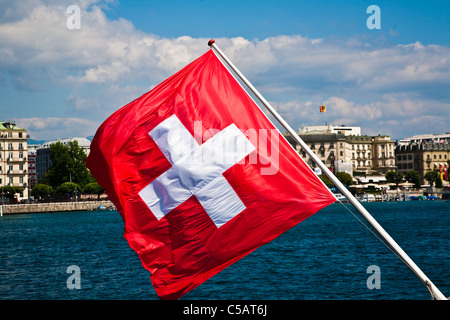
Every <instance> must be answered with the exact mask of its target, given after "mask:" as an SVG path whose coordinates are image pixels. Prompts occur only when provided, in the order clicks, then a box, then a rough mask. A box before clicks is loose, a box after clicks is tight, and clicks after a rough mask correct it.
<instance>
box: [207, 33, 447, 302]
mask: <svg viewBox="0 0 450 320" xmlns="http://www.w3.org/2000/svg"><path fill="white" fill-rule="evenodd" d="M208 45H209V46H210V47H211V48H212V49H214V50H215V52H216V53H217V54H219V56H220V57H221V58H222V59H223V60H224V61H225V62H226V63H227V64H228V66H229V67H230V68H231V69H232V70H233V71H234V72H235V73H236V75H237V76H238V77H239V78H240V79H241V80H242V81H243V82H244V83H245V85H246V86H247V87H248V88H249V89H250V91H251V92H252V93H253V94H254V95H255V96H256V97H257V98H258V99H259V100H260V101H261V103H262V104H263V105H264V106H265V107H266V108H267V109H268V110H269V112H270V113H271V114H272V115H273V116H274V118H275V119H276V120H277V121H278V122H279V123H280V124H281V125H282V126H283V127H284V128H285V129H286V130H287V131H288V132H289V134H290V135H291V136H292V138H293V139H294V140H295V141H296V142H297V143H298V144H299V145H300V146H301V147H302V148H303V150H304V151H305V152H307V153H308V155H309V156H310V157H311V158H312V159H313V160H314V161H315V163H316V164H317V165H318V166H319V167H320V169H321V170H322V172H323V173H325V174H326V176H327V177H328V178H329V179H330V180H331V181H332V182H333V183H334V185H335V186H336V187H337V188H338V189H339V190H340V191H341V193H342V194H343V195H344V196H345V197H346V198H347V199H348V200H349V201H350V203H351V204H352V205H353V206H354V207H355V208H356V209H357V210H358V211H359V213H360V214H361V215H362V216H363V217H364V218H365V219H366V220H367V222H369V223H370V225H371V226H372V227H373V228H374V229H375V230H376V231H377V232H378V234H379V235H380V236H381V237H382V238H383V239H384V240H385V241H386V243H387V245H389V247H390V248H391V250H393V252H394V253H395V254H396V255H397V256H398V257H399V259H400V260H402V261H403V263H405V264H406V266H408V267H409V268H410V269H411V270H412V271H413V272H414V273H415V275H416V276H417V277H418V278H419V279H420V281H422V283H423V284H424V285H425V286H426V287H427V288H428V290H429V291H430V293H431V295H432V297H433V298H435V299H438V300H447V298H446V297H445V296H444V295H443V294H442V293H441V291H439V289H438V288H437V287H436V286H435V285H434V284H433V283H432V282H431V280H430V279H428V277H427V276H426V275H425V274H424V273H423V272H422V270H420V268H419V267H418V266H417V265H416V264H415V263H414V261H412V260H411V258H410V257H409V256H408V255H407V254H406V253H405V252H404V251H403V249H402V248H401V247H400V246H399V245H398V244H397V243H396V242H395V241H394V239H392V238H391V236H390V235H389V234H388V233H387V232H386V231H385V230H384V229H383V228H382V227H381V225H380V224H379V223H378V222H377V221H376V220H375V219H374V218H373V217H372V215H371V214H370V213H369V212H368V211H367V210H366V209H365V208H364V207H363V206H362V204H361V203H360V202H359V201H358V200H357V199H356V198H355V197H354V196H353V195H352V194H351V193H350V191H348V189H347V188H346V187H345V186H344V185H343V184H342V183H341V182H340V181H339V179H338V178H337V177H336V176H335V175H334V174H333V173H332V172H331V171H330V170H329V169H328V168H327V167H326V166H325V164H324V163H323V162H322V161H321V160H320V159H319V157H317V156H316V154H315V153H314V152H312V150H311V149H310V148H309V147H308V146H307V145H306V143H305V142H303V140H302V139H300V137H299V136H298V134H297V133H296V132H295V131H294V130H293V129H292V128H291V127H290V125H289V124H288V123H287V122H286V121H284V119H283V118H282V117H281V116H280V115H279V114H278V112H277V111H276V110H275V109H274V108H273V107H272V106H271V105H270V104H269V103H268V102H267V100H266V99H264V97H263V96H262V95H261V94H260V93H259V92H258V90H256V88H255V87H253V85H252V84H251V83H250V82H249V81H248V80H247V78H245V76H244V75H243V74H242V73H241V72H240V71H239V70H238V69H237V68H236V66H235V65H234V64H233V63H232V62H231V61H230V60H229V59H228V58H227V57H226V56H225V55H224V53H223V52H222V51H221V50H220V49H219V48H218V47H217V45H216V43H215V41H214V40H213V39H211V40H210V41H209V42H208Z"/></svg>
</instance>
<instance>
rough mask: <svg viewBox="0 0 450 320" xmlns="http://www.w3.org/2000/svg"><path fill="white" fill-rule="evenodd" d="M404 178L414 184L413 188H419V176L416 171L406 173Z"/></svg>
mask: <svg viewBox="0 0 450 320" xmlns="http://www.w3.org/2000/svg"><path fill="white" fill-rule="evenodd" d="M405 178H406V180H408V181H409V182H411V183H414V188H420V174H419V173H418V172H417V171H415V170H411V171H408V172H407V173H406V175H405Z"/></svg>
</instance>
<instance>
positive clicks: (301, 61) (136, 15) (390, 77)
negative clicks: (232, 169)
mask: <svg viewBox="0 0 450 320" xmlns="http://www.w3.org/2000/svg"><path fill="white" fill-rule="evenodd" d="M70 5H77V6H78V7H79V8H80V20H81V26H80V29H77V30H69V29H68V28H67V24H66V22H67V19H68V17H69V14H67V13H66V9H67V7H68V6H70ZM370 5H377V6H379V8H380V9H381V29H380V30H369V29H368V28H367V26H366V20H367V19H368V18H369V17H370V14H367V13H366V9H367V7H368V6H370ZM449 12H450V2H449V1H282V0H279V1H253V0H251V1H245V0H241V1H234V0H231V1H219V0H202V1H200V0H192V1H172V0H165V1H162V0H160V1H156V0H153V1H148V0H147V1H141V0H134V1H133V0H128V1H120V0H119V1H112V0H78V1H76V0H62V1H52V0H21V1H10V0H0V106H1V107H0V119H1V120H7V119H13V120H16V123H17V125H19V126H22V127H25V128H27V129H28V132H29V134H30V135H31V138H33V139H38V140H51V139H56V138H65V137H70V136H91V135H93V134H94V133H95V131H96V129H97V128H98V126H99V125H100V124H101V122H103V121H104V120H105V119H106V118H107V117H108V116H109V115H110V114H111V113H113V112H114V111H116V110H117V109H119V108H120V107H121V106H123V105H125V104H126V103H128V102H130V101H131V100H134V99H135V98H137V97H139V96H140V95H142V94H143V93H145V92H147V91H148V90H150V89H151V88H153V87H154V86H155V85H157V84H158V83H159V82H161V81H162V80H164V79H165V78H167V77H169V76H170V75H172V74H173V73H175V72H176V71H178V70H179V69H181V68H182V67H183V66H185V65H186V64H188V63H189V62H191V61H192V60H194V59H195V58H197V57H198V56H200V55H201V54H202V53H204V52H205V51H206V50H208V47H207V44H206V43H207V40H208V39H210V38H215V39H216V41H217V43H218V45H219V46H220V48H221V49H222V50H223V51H225V53H226V54H227V55H228V56H229V57H230V58H231V59H232V60H233V62H234V63H235V64H236V65H237V66H238V67H239V68H240V69H241V71H242V72H243V73H244V74H245V75H246V76H247V78H248V79H249V80H250V81H251V82H252V83H253V84H254V85H255V86H256V87H257V88H258V89H259V91H260V92H261V93H262V94H263V95H264V96H265V98H266V99H267V100H269V101H270V102H271V103H272V105H274V107H276V108H277V109H278V110H279V112H280V113H281V114H282V115H283V116H284V117H285V119H286V120H287V121H288V122H289V123H290V124H291V126H292V127H293V128H294V129H298V128H300V127H301V126H302V125H317V124H323V123H324V121H325V119H324V115H323V114H320V113H319V112H318V106H319V105H321V104H326V105H327V114H326V120H327V121H328V122H329V123H332V124H347V125H353V126H361V127H362V131H363V134H368V135H374V134H387V135H391V136H392V137H393V138H395V139H401V138H404V137H407V136H411V135H414V134H425V133H444V132H449V131H450V127H449V123H450V121H449V120H450V19H448V13H449Z"/></svg>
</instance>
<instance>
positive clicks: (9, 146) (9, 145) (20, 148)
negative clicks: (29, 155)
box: [0, 142, 24, 150]
mask: <svg viewBox="0 0 450 320" xmlns="http://www.w3.org/2000/svg"><path fill="white" fill-rule="evenodd" d="M1 148H2V146H1V145H0V149H1ZM7 150H15V148H14V144H13V143H12V142H10V143H8V149H7ZM17 150H24V147H23V143H22V142H19V144H18V147H17Z"/></svg>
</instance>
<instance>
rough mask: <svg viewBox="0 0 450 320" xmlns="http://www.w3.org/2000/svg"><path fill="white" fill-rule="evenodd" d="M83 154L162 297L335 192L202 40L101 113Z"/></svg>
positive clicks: (174, 295)
mask: <svg viewBox="0 0 450 320" xmlns="http://www.w3.org/2000/svg"><path fill="white" fill-rule="evenodd" d="M86 162H87V166H88V168H89V169H90V171H91V172H92V174H93V175H94V176H95V178H96V179H97V181H98V182H99V184H100V185H102V186H103V187H104V188H105V189H106V192H107V194H108V196H109V198H110V199H111V201H112V202H113V203H114V204H115V205H116V208H117V210H118V211H119V213H120V214H121V216H122V218H123V220H124V223H125V230H124V236H125V238H126V239H127V241H128V243H129V245H130V246H131V248H133V249H134V250H135V251H136V252H137V254H138V255H139V257H140V259H141V261H142V264H143V266H144V267H145V268H146V269H147V270H148V271H149V272H150V274H151V281H152V284H153V286H154V288H155V291H156V293H157V294H158V296H159V297H160V298H162V299H178V298H180V297H182V296H183V295H184V294H186V293H187V292H189V291H190V290H192V289H194V288H196V287H197V286H199V285H200V284H202V283H203V282H204V281H206V280H207V279H209V278H211V277H212V276H214V275H215V274H217V273H218V272H220V271H221V270H223V269H225V268H226V267H228V266H229V265H231V264H232V263H234V262H236V261H237V260H239V259H241V258H242V257H244V256H245V255H247V254H248V253H250V252H251V251H253V250H255V249H256V248H258V247H260V246H261V245H263V244H265V243H267V242H269V241H271V240H273V239H274V238H275V237H277V236H279V235H280V234H281V233H283V232H285V231H286V230H288V229H289V228H291V227H293V226H295V225H296V224H298V223H299V222H300V221H302V220H304V219H306V218H307V217H309V216H311V215H312V214H314V213H315V212H317V211H319V210H320V209H321V208H323V207H325V206H327V205H329V204H330V203H332V202H334V201H335V197H334V196H333V195H332V194H331V193H330V191H329V190H328V189H327V188H326V186H325V185H324V184H323V183H322V182H321V181H320V179H318V178H317V176H316V175H315V174H314V173H313V171H312V170H311V169H310V168H309V167H308V166H307V165H306V164H305V162H304V161H303V160H302V159H301V158H300V157H299V155H298V154H296V152H295V151H294V149H293V148H292V147H291V146H290V145H289V143H288V142H287V141H286V140H285V139H284V137H283V136H282V135H280V133H279V132H278V131H277V130H276V129H275V127H274V126H273V125H272V123H271V122H270V121H269V120H268V119H267V117H266V116H265V115H264V114H263V112H262V111H261V110H260V109H259V107H258V106H257V105H256V104H255V102H254V101H253V100H252V99H251V97H250V96H249V95H248V94H247V92H246V91H245V90H244V89H243V88H242V87H241V86H240V84H239V83H238V82H237V81H236V79H235V78H234V77H233V76H232V74H231V73H230V72H229V71H228V70H227V69H226V67H225V66H224V65H223V64H222V62H221V61H220V60H219V58H218V57H217V56H216V54H215V53H214V52H213V50H209V51H207V52H206V53H205V54H204V55H202V56H201V57H199V58H198V59H196V60H195V61H194V62H192V63H190V64H189V65H187V66H186V67H185V68H183V69H182V70H180V71H179V72H177V73H176V74H174V75H173V76H171V77H170V78H168V79H167V80H165V81H164V82H162V83H161V84H159V85H158V86H157V87H155V88H154V89H153V90H151V91H150V92H148V93H146V94H144V95H142V96H141V97H140V98H138V99H136V100H134V101H132V102H131V103H129V104H128V105H126V106H124V107H123V108H121V109H119V110H118V111H116V112H115V113H114V114H113V115H111V116H110V117H109V118H108V119H107V120H106V121H105V122H104V123H103V124H102V125H101V126H100V127H99V129H98V131H97V133H96V135H95V137H94V139H93V141H92V143H91V149H90V154H89V156H88V158H87V161H86Z"/></svg>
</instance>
